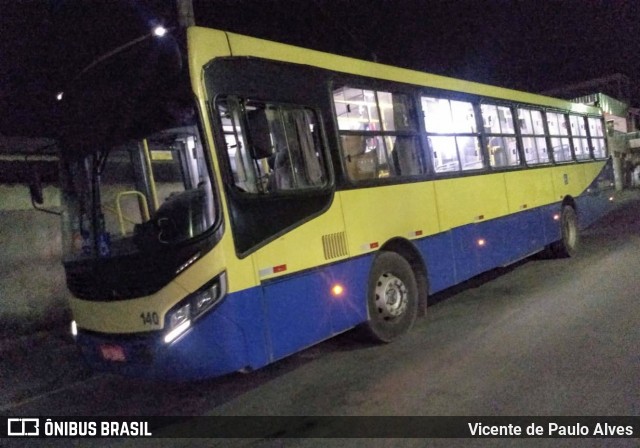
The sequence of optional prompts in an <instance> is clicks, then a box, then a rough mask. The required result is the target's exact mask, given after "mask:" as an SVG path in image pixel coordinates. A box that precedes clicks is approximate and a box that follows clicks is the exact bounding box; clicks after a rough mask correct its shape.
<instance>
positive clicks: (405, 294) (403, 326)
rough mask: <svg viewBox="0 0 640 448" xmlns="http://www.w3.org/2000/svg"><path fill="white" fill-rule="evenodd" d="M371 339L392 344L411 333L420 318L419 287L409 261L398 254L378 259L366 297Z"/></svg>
mask: <svg viewBox="0 0 640 448" xmlns="http://www.w3.org/2000/svg"><path fill="white" fill-rule="evenodd" d="M367 311H368V317H369V320H368V321H367V323H366V324H365V330H366V333H367V334H368V336H369V337H370V338H371V339H373V340H375V341H378V342H391V341H393V340H394V339H396V338H397V337H399V336H401V335H402V334H404V333H406V332H407V331H409V329H410V328H411V327H412V326H413V323H414V322H415V320H416V316H417V315H418V285H417V282H416V278H415V275H414V273H413V270H412V269H411V265H410V264H409V262H408V261H407V260H406V259H404V258H403V257H402V256H400V255H398V254H397V253H395V252H381V253H379V254H378V256H376V258H375V260H374V263H373V267H372V268H371V273H370V274H369V288H368V298H367Z"/></svg>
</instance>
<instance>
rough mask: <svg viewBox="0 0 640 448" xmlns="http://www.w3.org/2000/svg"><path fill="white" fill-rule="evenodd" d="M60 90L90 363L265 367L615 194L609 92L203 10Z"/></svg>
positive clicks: (463, 274) (66, 183) (373, 318)
mask: <svg viewBox="0 0 640 448" xmlns="http://www.w3.org/2000/svg"><path fill="white" fill-rule="evenodd" d="M111 56H112V57H110V58H109V59H108V60H104V61H100V63H96V64H94V66H92V67H91V70H87V71H86V73H84V74H83V76H82V77H79V79H77V80H75V83H74V85H73V86H70V88H69V89H68V91H66V92H64V99H62V100H61V103H63V107H64V111H65V115H64V116H65V117H66V119H65V120H66V121H64V123H63V124H61V127H60V145H61V147H62V150H61V174H60V177H61V191H62V195H61V196H62V200H63V203H64V212H63V214H62V225H63V245H64V250H63V263H64V268H65V273H66V280H67V285H68V288H69V290H70V292H71V293H72V296H73V297H72V298H71V299H70V308H71V310H72V314H73V322H72V332H73V334H74V338H75V340H76V341H77V344H78V346H79V347H80V349H81V352H82V353H83V355H84V357H85V358H86V359H87V361H88V363H89V364H90V365H91V366H92V367H93V368H94V369H96V370H99V371H108V372H117V373H121V374H124V375H131V376H140V377H146V378H162V379H171V380H193V379H199V378H206V377H215V376H219V375H224V374H228V373H232V372H237V371H251V370H254V369H259V368H261V367H263V366H265V365H268V364H270V363H272V362H275V361H278V360H280V359H283V358H285V357H287V356H289V355H291V354H294V353H296V352H299V351H300V350H303V349H305V348H307V347H309V346H311V345H313V344H317V343H318V342H320V341H323V340H326V339H328V338H331V337H332V336H334V335H337V334H340V333H343V332H346V331H348V330H351V329H353V328H356V327H357V328H359V329H361V330H362V331H364V332H365V333H366V334H367V335H369V336H370V337H371V338H373V339H374V340H377V341H380V342H383V343H386V342H391V341H394V340H395V339H397V338H398V337H400V336H402V335H403V334H405V333H406V332H407V331H409V329H410V328H411V327H412V325H413V324H414V322H415V320H416V318H417V317H419V316H420V315H422V314H424V312H425V311H426V306H427V298H428V297H429V296H430V295H432V294H434V293H436V292H438V291H442V290H444V289H446V288H449V287H451V286H453V285H456V284H458V283H460V282H463V281H465V280H467V279H470V278H472V277H474V276H476V275H478V274H481V273H483V272H486V271H489V270H492V269H494V268H496V267H501V266H506V265H509V264H512V263H514V262H515V261H518V260H521V259H523V258H525V257H528V256H530V255H532V254H535V253H538V252H540V251H547V252H548V253H549V254H552V255H554V256H557V257H568V256H573V255H574V254H576V253H577V251H578V250H579V241H580V238H579V235H580V231H581V230H582V229H583V228H585V227H586V226H589V225H590V224H591V223H593V222H594V221H595V220H596V219H598V218H599V217H601V216H603V214H605V213H606V212H607V211H608V210H609V209H610V207H611V205H610V200H611V199H612V194H613V170H612V164H611V159H610V157H609V155H608V150H607V143H606V133H605V130H604V125H603V116H602V112H601V111H600V110H599V109H598V108H597V107H593V106H588V105H583V104H577V103H572V102H568V101H564V100H560V99H555V98H550V97H545V96H541V95H536V94H531V93H525V92H520V91H514V90H509V89H505V88H500V87H494V86H489V85H483V84H479V83H473V82H467V81H463V80H459V79H452V78H447V77H443V76H436V75H433V74H428V73H423V72H419V71H415V70H409V69H405V68H398V67H393V66H389V65H383V64H380V63H374V62H369V61H364V60H356V59H352V58H349V57H344V56H339V55H334V54H327V53H323V52H319V51H314V50H309V49H305V48H299V47H295V46H291V45H286V44H282V43H276V42H269V41H265V40H261V39H257V38H253V37H248V36H244V35H238V34H234V33H230V32H225V31H222V30H215V29H208V28H203V27H197V26H194V27H189V28H187V29H186V30H184V31H183V32H178V31H174V32H172V33H169V34H167V35H165V36H163V37H162V38H149V39H146V40H145V39H141V40H139V41H137V43H136V45H132V46H130V47H128V48H127V50H126V51H123V52H120V53H118V54H115V55H111Z"/></svg>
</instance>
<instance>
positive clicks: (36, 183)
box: [29, 166, 44, 205]
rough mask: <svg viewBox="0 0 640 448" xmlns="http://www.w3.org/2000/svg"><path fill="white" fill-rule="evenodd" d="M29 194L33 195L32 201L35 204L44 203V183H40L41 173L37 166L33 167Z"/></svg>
mask: <svg viewBox="0 0 640 448" xmlns="http://www.w3.org/2000/svg"><path fill="white" fill-rule="evenodd" d="M29 194H31V201H32V202H33V203H34V204H38V205H41V204H42V203H43V202H44V197H43V195H42V182H40V172H39V171H38V168H36V167H35V166H32V167H31V173H30V178H29Z"/></svg>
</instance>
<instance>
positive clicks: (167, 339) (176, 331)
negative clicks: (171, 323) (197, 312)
mask: <svg viewBox="0 0 640 448" xmlns="http://www.w3.org/2000/svg"><path fill="white" fill-rule="evenodd" d="M190 326H191V321H190V320H185V321H184V322H182V323H181V324H180V325H178V326H177V327H176V328H174V329H173V330H171V331H170V332H169V333H167V335H166V336H165V337H164V342H165V343H167V344H168V343H169V342H171V341H173V340H175V339H176V338H177V337H178V336H180V335H181V334H182V333H184V332H185V331H187V330H188V329H189V327H190Z"/></svg>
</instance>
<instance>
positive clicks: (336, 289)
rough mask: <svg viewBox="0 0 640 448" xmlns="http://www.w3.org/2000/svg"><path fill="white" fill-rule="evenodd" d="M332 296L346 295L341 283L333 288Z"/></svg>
mask: <svg viewBox="0 0 640 448" xmlns="http://www.w3.org/2000/svg"><path fill="white" fill-rule="evenodd" d="M331 295H332V296H333V297H342V296H343V295H344V286H342V285H341V284H339V283H336V284H335V285H333V286H332V287H331Z"/></svg>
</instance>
